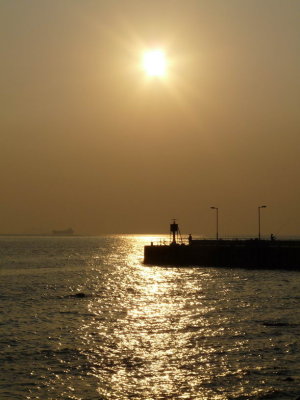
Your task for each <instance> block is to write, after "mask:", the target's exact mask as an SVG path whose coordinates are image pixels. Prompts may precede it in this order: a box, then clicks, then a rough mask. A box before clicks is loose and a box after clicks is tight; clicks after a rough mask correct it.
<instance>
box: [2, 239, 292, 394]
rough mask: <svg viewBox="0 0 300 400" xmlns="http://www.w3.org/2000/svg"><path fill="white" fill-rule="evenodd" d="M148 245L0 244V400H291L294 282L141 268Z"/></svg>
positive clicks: (272, 274) (274, 274)
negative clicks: (82, 294)
mask: <svg viewBox="0 0 300 400" xmlns="http://www.w3.org/2000/svg"><path fill="white" fill-rule="evenodd" d="M149 242H150V239H149V238H147V237H134V236H124V237H122V236H113V237H94V238H80V237H70V238H45V237H40V238H29V237H26V238H17V237H15V238H0V253H1V261H0V271H1V282H0V300H1V303H0V312H1V325H0V345H1V356H0V369H1V373H0V398H1V400H2V399H3V400H4V399H16V400H17V399H30V400H33V399H40V400H44V399H47V400H48V399H49V400H50V399H51V400H56V399H76V400H79V399H82V400H83V399H84V400H89V399H91V400H94V399H95V400H96V399H98V400H101V399H112V400H117V399H118V400H127V399H137V400H146V399H147V400H150V399H151V400H152V399H198V400H206V399H207V400H214V399H220V400H221V399H222V400H223V399H224V400H225V399H245V400H246V399H293V400H295V399H297V398H298V396H300V344H299V339H300V314H299V305H300V274H299V273H297V272H293V271H289V272H284V271H254V270H253V271H250V270H244V269H235V270H231V269H222V268H220V269H218V268H173V267H150V266H145V265H143V264H142V258H143V245H144V244H145V243H149ZM78 293H84V294H85V296H81V297H77V296H76V294H78Z"/></svg>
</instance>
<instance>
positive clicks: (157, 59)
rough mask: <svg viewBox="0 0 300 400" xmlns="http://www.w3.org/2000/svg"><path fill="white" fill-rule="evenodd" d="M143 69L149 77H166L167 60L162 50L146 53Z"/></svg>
mask: <svg viewBox="0 0 300 400" xmlns="http://www.w3.org/2000/svg"><path fill="white" fill-rule="evenodd" d="M143 67H144V70H145V71H146V73H147V74H148V75H149V76H157V77H161V76H164V75H165V73H166V58H165V53H164V52H163V51H162V50H149V51H147V52H145V53H144V58H143Z"/></svg>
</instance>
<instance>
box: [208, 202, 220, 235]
mask: <svg viewBox="0 0 300 400" xmlns="http://www.w3.org/2000/svg"><path fill="white" fill-rule="evenodd" d="M210 208H211V209H212V210H216V231H217V232H216V238H217V240H218V239H219V208H218V207H210Z"/></svg>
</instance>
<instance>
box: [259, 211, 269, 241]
mask: <svg viewBox="0 0 300 400" xmlns="http://www.w3.org/2000/svg"><path fill="white" fill-rule="evenodd" d="M266 207H267V206H258V208H257V210H258V240H260V209H261V208H266Z"/></svg>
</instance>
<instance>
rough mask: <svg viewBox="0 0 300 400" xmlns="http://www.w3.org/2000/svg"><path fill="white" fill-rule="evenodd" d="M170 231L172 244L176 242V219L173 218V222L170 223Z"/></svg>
mask: <svg viewBox="0 0 300 400" xmlns="http://www.w3.org/2000/svg"><path fill="white" fill-rule="evenodd" d="M170 233H171V234H172V244H176V236H177V235H178V224H176V220H175V219H174V220H173V223H172V224H171V225H170Z"/></svg>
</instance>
